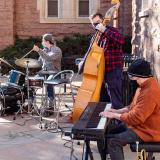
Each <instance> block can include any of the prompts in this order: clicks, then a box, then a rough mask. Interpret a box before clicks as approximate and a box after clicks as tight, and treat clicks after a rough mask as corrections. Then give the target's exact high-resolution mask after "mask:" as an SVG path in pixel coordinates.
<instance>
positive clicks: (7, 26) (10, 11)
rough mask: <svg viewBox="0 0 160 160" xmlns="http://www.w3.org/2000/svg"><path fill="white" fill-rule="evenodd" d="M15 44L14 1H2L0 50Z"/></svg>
mask: <svg viewBox="0 0 160 160" xmlns="http://www.w3.org/2000/svg"><path fill="white" fill-rule="evenodd" d="M13 43H14V0H0V50H1V49H4V48H5V47H7V46H8V45H11V44H13Z"/></svg>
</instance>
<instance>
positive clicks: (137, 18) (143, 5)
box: [132, 0, 160, 80]
mask: <svg viewBox="0 0 160 160" xmlns="http://www.w3.org/2000/svg"><path fill="white" fill-rule="evenodd" d="M132 6H133V22H132V28H133V33H132V35H133V36H132V53H133V54H135V55H137V56H139V57H142V58H145V59H146V60H148V61H149V62H151V65H152V69H153V73H154V75H156V77H157V79H158V80H160V69H159V68H160V66H159V64H160V0H132Z"/></svg>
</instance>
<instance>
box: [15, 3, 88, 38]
mask: <svg viewBox="0 0 160 160" xmlns="http://www.w3.org/2000/svg"><path fill="white" fill-rule="evenodd" d="M84 28H85V29H84ZM46 32H53V34H54V35H55V36H56V37H59V36H60V37H61V36H64V35H68V34H72V33H76V32H81V33H84V34H86V33H89V32H90V27H89V26H88V24H87V25H86V24H52V23H51V24H47V23H40V16H39V10H37V1H36V0H27V1H24V0H17V3H16V33H17V35H18V36H21V37H28V36H40V35H42V34H44V33H46Z"/></svg>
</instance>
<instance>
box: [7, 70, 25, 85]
mask: <svg viewBox="0 0 160 160" xmlns="http://www.w3.org/2000/svg"><path fill="white" fill-rule="evenodd" d="M8 82H9V83H13V84H16V85H18V86H23V84H24V83H25V74H24V73H22V72H20V71H16V70H11V71H10V72H9V78H8Z"/></svg>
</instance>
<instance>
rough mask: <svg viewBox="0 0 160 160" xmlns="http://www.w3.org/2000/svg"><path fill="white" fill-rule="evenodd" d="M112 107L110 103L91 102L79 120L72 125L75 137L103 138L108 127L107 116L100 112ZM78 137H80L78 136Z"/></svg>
mask: <svg viewBox="0 0 160 160" xmlns="http://www.w3.org/2000/svg"><path fill="white" fill-rule="evenodd" d="M109 108H111V104H110V103H108V104H107V103H106V102H89V103H88V105H87V107H86V108H85V110H84V111H83V112H82V114H81V116H80V118H79V120H78V121H77V122H76V123H75V124H74V126H73V127H72V134H73V135H74V137H80V138H79V139H81V138H82V139H83V138H85V137H86V138H89V137H90V138H91V139H99V138H100V139H102V137H103V136H104V134H105V131H106V127H107V122H108V120H107V118H104V117H101V116H99V113H100V112H103V111H106V110H108V109H109ZM77 139H78V138H77Z"/></svg>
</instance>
